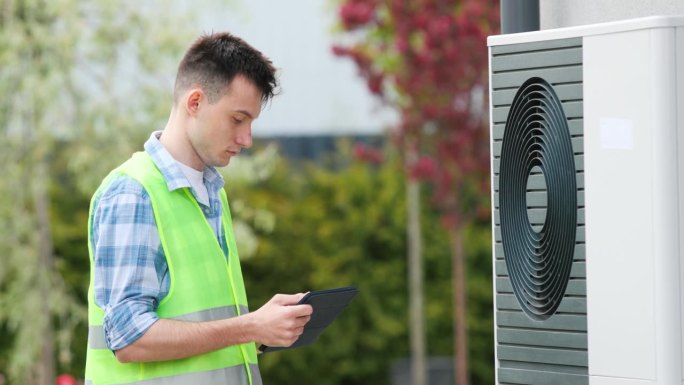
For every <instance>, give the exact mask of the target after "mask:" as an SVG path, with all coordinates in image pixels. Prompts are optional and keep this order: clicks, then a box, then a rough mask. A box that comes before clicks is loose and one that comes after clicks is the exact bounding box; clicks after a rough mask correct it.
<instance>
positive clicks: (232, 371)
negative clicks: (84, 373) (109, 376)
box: [85, 364, 262, 385]
mask: <svg viewBox="0 0 684 385" xmlns="http://www.w3.org/2000/svg"><path fill="white" fill-rule="evenodd" d="M249 369H250V372H251V373H252V384H253V385H262V381H261V374H260V373H259V368H258V367H257V366H256V365H254V364H251V365H249ZM245 373H246V372H245V371H244V370H242V367H241V366H234V367H232V368H225V369H218V370H212V371H208V372H200V373H188V374H181V375H177V376H173V377H160V378H152V379H149V380H143V381H138V382H135V383H130V384H122V385H133V384H135V385H190V384H197V385H200V384H201V385H204V384H244V383H247V375H246V374H245ZM85 385H93V382H92V381H90V380H85Z"/></svg>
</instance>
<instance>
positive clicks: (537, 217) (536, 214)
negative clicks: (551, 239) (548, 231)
mask: <svg viewBox="0 0 684 385" xmlns="http://www.w3.org/2000/svg"><path fill="white" fill-rule="evenodd" d="M527 211H528V214H529V215H530V216H531V220H530V222H531V223H533V224H541V223H543V219H544V218H545V217H546V215H545V214H543V213H544V211H546V210H545V209H529V210H527ZM493 219H494V224H495V225H497V226H498V225H500V224H501V214H499V210H494V215H493ZM577 224H578V225H583V224H584V209H583V208H580V209H577Z"/></svg>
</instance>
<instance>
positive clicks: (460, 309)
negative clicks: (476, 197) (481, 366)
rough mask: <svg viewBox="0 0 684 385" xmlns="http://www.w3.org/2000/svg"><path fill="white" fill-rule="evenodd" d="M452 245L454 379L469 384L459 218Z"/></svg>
mask: <svg viewBox="0 0 684 385" xmlns="http://www.w3.org/2000/svg"><path fill="white" fill-rule="evenodd" d="M451 246H452V249H451V268H452V283H453V290H454V293H453V296H454V351H455V353H456V354H455V357H454V368H455V375H454V379H455V381H456V382H455V384H456V385H469V384H470V379H469V375H468V374H469V373H468V324H467V317H466V315H467V312H466V309H467V306H466V281H465V256H464V255H463V226H462V224H461V223H460V222H459V221H458V220H457V221H456V224H455V225H454V226H453V227H452V228H451Z"/></svg>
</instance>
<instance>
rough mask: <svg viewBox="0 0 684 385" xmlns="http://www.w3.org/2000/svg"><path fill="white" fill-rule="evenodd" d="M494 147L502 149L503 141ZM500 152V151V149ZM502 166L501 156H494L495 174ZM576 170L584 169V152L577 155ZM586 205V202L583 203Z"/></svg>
mask: <svg viewBox="0 0 684 385" xmlns="http://www.w3.org/2000/svg"><path fill="white" fill-rule="evenodd" d="M494 147H495V148H496V147H498V148H499V150H500V149H501V143H500V142H497V143H494ZM499 152H500V151H499ZM500 168H501V158H498V157H497V158H494V159H493V160H492V171H494V174H498V173H499V170H500ZM575 171H584V155H582V154H577V155H575ZM582 205H584V204H582Z"/></svg>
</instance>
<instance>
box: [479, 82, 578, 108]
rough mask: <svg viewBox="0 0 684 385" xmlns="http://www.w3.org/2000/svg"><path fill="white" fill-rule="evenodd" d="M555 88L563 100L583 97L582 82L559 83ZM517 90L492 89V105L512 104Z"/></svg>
mask: <svg viewBox="0 0 684 385" xmlns="http://www.w3.org/2000/svg"><path fill="white" fill-rule="evenodd" d="M554 90H555V91H556V95H558V98H559V99H560V100H561V101H563V102H565V101H568V100H581V99H582V92H583V90H582V83H572V84H559V85H557V86H556V87H554ZM517 91H518V89H517V88H505V89H495V90H492V105H493V106H497V107H499V106H510V105H511V103H513V98H514V97H515V93H516V92H517Z"/></svg>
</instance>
